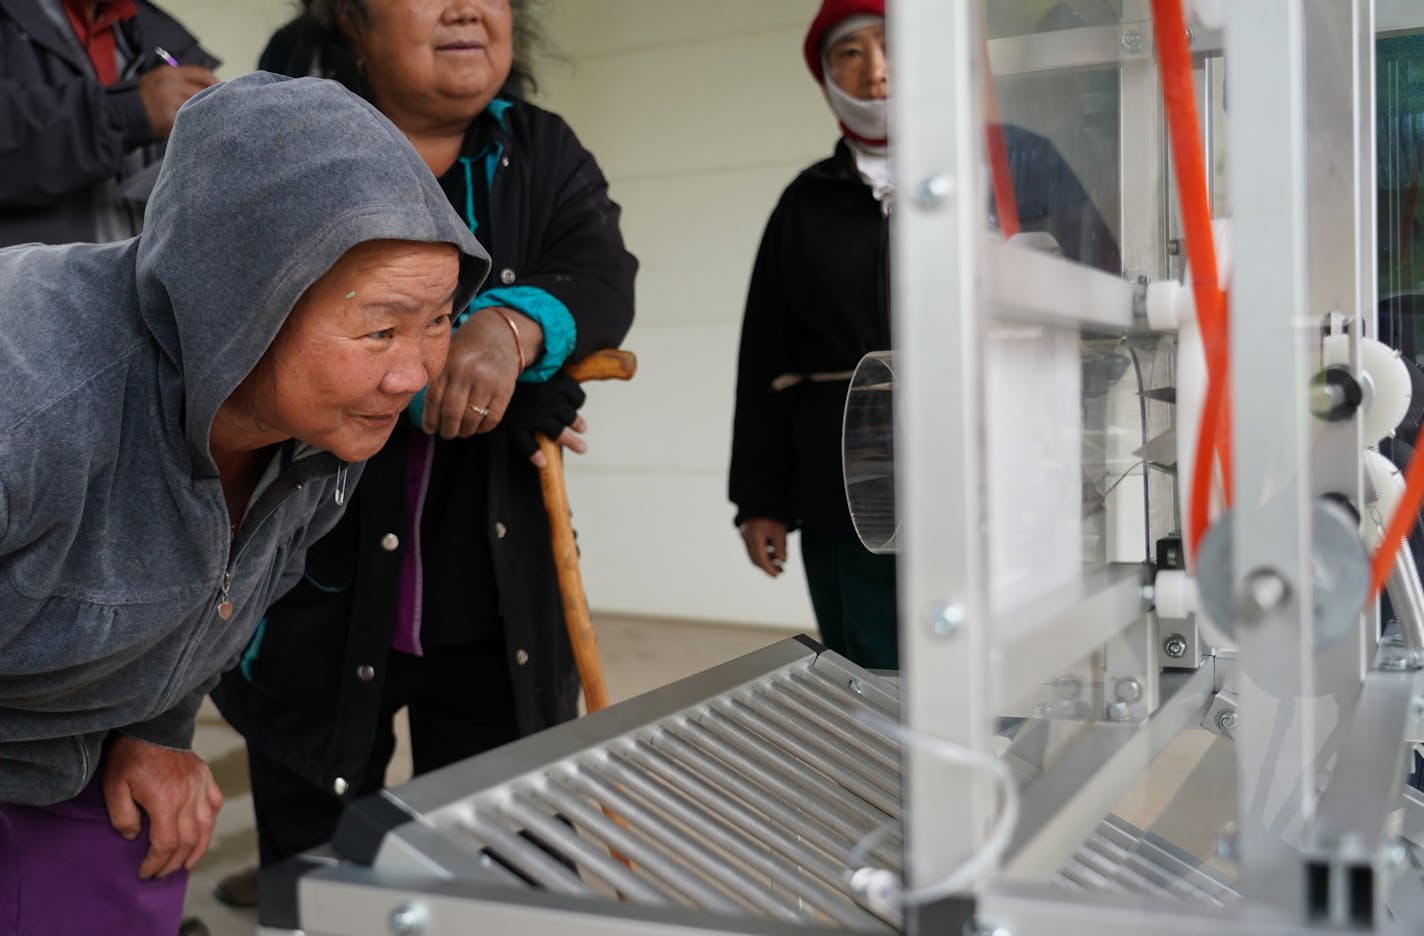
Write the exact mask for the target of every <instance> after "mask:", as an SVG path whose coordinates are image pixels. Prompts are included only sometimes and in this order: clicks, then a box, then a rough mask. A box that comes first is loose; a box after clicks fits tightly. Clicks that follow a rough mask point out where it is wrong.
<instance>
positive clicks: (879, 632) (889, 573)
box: [801, 530, 900, 670]
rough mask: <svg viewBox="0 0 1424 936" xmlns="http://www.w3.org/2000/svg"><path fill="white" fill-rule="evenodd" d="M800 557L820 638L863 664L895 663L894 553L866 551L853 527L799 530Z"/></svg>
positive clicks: (877, 666)
mask: <svg viewBox="0 0 1424 936" xmlns="http://www.w3.org/2000/svg"><path fill="white" fill-rule="evenodd" d="M801 561H802V562H803V563H804V564H805V566H806V583H807V585H809V586H810V591H811V606H812V607H813V608H814V609H815V611H816V623H817V625H818V626H819V627H820V629H821V643H823V644H825V645H826V646H827V647H829V648H830V649H832V650H834V651H836V652H837V653H839V654H840V655H841V656H844V657H847V658H849V659H851V660H853V661H854V662H856V663H859V664H860V665H861V666H864V667H865V668H867V669H888V670H897V669H899V668H900V650H899V640H898V634H897V632H896V610H895V607H896V606H895V557H894V556H893V555H892V556H877V555H876V554H875V553H872V552H870V551H869V550H868V549H866V548H865V547H864V546H863V545H861V542H860V539H859V538H858V537H856V535H855V534H854V533H813V532H810V531H807V530H802V531H801Z"/></svg>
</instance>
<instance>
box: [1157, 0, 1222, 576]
mask: <svg viewBox="0 0 1424 936" xmlns="http://www.w3.org/2000/svg"><path fill="white" fill-rule="evenodd" d="M1152 30H1153V34H1154V36H1155V37H1156V44H1157V67H1158V69H1159V71H1160V72H1161V75H1162V97H1163V102H1164V104H1165V106H1166V112H1167V131H1168V140H1169V142H1170V145H1171V148H1172V162H1173V165H1174V166H1175V167H1176V171H1177V201H1178V203H1179V204H1180V206H1181V210H1182V227H1183V231H1184V234H1185V237H1186V242H1187V244H1186V246H1187V257H1188V260H1189V262H1190V266H1191V270H1192V294H1193V296H1194V298H1195V299H1196V307H1197V322H1198V323H1199V324H1200V326H1201V333H1202V346H1203V348H1204V350H1205V352H1206V372H1207V390H1206V398H1205V400H1204V401H1203V405H1202V419H1201V433H1200V435H1199V436H1198V438H1197V452H1196V463H1195V465H1194V466H1193V473H1192V491H1191V500H1190V505H1189V510H1188V542H1189V544H1190V551H1191V554H1192V555H1193V556H1195V555H1196V551H1197V547H1198V546H1199V545H1200V543H1201V538H1202V535H1203V534H1205V533H1206V527H1207V523H1208V521H1209V519H1210V518H1209V511H1210V508H1211V477H1212V472H1211V467H1212V464H1211V462H1212V456H1213V455H1215V456H1217V458H1218V460H1219V461H1220V464H1221V479H1222V486H1223V488H1224V489H1225V491H1226V499H1227V503H1230V501H1231V490H1232V476H1231V430H1230V424H1229V422H1228V418H1229V407H1228V405H1227V392H1226V391H1227V387H1228V381H1229V379H1230V378H1229V374H1228V371H1229V368H1230V352H1229V348H1228V344H1227V342H1228V340H1229V338H1228V334H1227V309H1226V297H1225V296H1224V295H1223V293H1222V291H1221V285H1220V279H1219V277H1218V275H1217V269H1216V245H1215V243H1214V242H1213V240H1212V232H1211V201H1210V198H1209V197H1208V195H1207V186H1206V162H1205V160H1204V159H1203V157H1202V142H1201V133H1200V130H1199V127H1200V124H1199V123H1198V122H1197V101H1196V90H1195V89H1194V88H1193V87H1192V57H1191V51H1190V50H1189V49H1188V47H1187V24H1186V21H1185V20H1184V19H1183V17H1182V5H1181V2H1180V0H1152Z"/></svg>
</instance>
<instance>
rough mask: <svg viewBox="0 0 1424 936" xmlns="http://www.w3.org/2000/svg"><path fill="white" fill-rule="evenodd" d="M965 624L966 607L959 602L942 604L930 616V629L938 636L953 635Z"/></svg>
mask: <svg viewBox="0 0 1424 936" xmlns="http://www.w3.org/2000/svg"><path fill="white" fill-rule="evenodd" d="M963 624H964V608H963V607H962V606H961V605H957V604H946V605H940V606H938V607H937V608H935V610H934V614H933V615H932V616H931V617H930V629H931V630H933V631H934V633H935V636H936V637H953V636H954V635H955V633H956V632H958V630H959V628H960V626H961V625H963Z"/></svg>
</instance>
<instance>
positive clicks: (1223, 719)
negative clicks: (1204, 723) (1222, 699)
mask: <svg viewBox="0 0 1424 936" xmlns="http://www.w3.org/2000/svg"><path fill="white" fill-rule="evenodd" d="M1216 727H1218V728H1220V729H1221V730H1222V731H1230V730H1231V729H1233V728H1235V727H1236V713H1235V712H1233V711H1231V710H1230V709H1228V710H1226V711H1225V712H1218V713H1217V716H1216Z"/></svg>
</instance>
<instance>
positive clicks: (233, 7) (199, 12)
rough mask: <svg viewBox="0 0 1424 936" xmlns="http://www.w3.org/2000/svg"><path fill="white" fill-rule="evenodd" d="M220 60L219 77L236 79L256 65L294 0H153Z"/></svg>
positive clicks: (293, 10) (294, 8)
mask: <svg viewBox="0 0 1424 936" xmlns="http://www.w3.org/2000/svg"><path fill="white" fill-rule="evenodd" d="M157 3H158V5H159V6H161V7H162V8H163V9H164V10H166V11H168V12H169V13H170V14H172V15H173V16H175V17H177V18H178V20H179V22H181V23H182V24H183V25H184V26H186V27H187V28H188V31H189V32H191V33H192V34H193V35H195V36H197V37H198V39H199V41H200V42H202V44H203V48H205V49H207V50H208V51H209V52H211V53H213V54H214V55H216V56H217V57H218V58H220V59H222V60H223V64H222V67H220V68H219V69H218V77H219V78H224V79H227V78H236V77H237V76H238V75H245V74H247V73H248V72H250V71H252V70H253V69H255V68H256V67H257V56H258V55H260V54H261V52H262V47H263V46H265V45H266V44H267V39H268V37H270V36H271V35H272V33H273V32H274V31H275V30H276V29H277V27H278V26H281V25H282V24H283V23H285V22H286V21H287V20H289V19H291V18H292V17H293V16H295V15H296V12H297V9H298V4H297V3H296V0H157Z"/></svg>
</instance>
